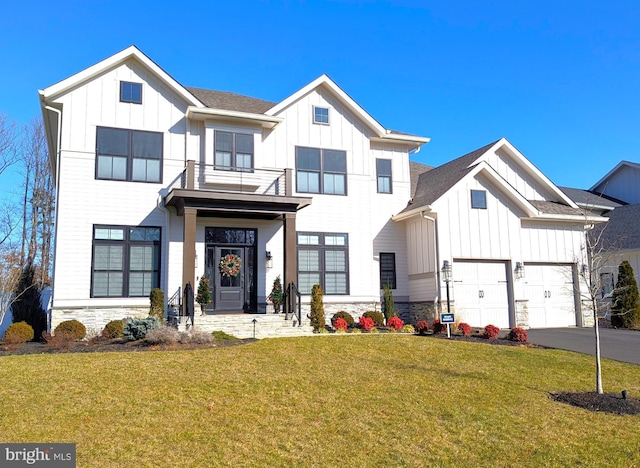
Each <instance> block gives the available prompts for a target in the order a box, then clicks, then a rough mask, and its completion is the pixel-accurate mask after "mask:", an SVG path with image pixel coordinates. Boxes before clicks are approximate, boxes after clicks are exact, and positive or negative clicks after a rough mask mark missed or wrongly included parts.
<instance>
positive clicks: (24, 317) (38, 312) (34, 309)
mask: <svg viewBox="0 0 640 468" xmlns="http://www.w3.org/2000/svg"><path fill="white" fill-rule="evenodd" d="M35 276H36V268H35V266H34V264H33V262H32V261H29V262H27V264H26V265H25V267H24V268H23V269H22V272H21V274H20V281H19V282H18V286H17V288H16V290H15V291H14V294H15V298H16V300H15V301H14V302H13V304H11V312H12V314H13V321H14V322H27V323H28V324H29V325H31V328H33V335H34V338H35V339H36V340H39V339H40V337H41V336H42V332H44V331H46V330H47V316H46V314H45V311H44V310H43V309H42V303H41V302H42V301H41V298H40V288H39V286H38V284H36V281H35ZM32 339H33V338H32Z"/></svg>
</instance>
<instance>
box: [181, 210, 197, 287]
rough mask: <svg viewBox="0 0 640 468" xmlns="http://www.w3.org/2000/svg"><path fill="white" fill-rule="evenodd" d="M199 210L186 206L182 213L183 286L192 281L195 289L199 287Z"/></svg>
mask: <svg viewBox="0 0 640 468" xmlns="http://www.w3.org/2000/svg"><path fill="white" fill-rule="evenodd" d="M197 214H198V210H197V209H195V208H185V209H184V213H183V215H182V220H183V229H184V230H183V243H182V287H183V288H185V287H186V286H187V283H191V286H192V287H193V290H194V291H196V290H197V289H198V285H197V284H195V279H196V278H195V276H196V217H197Z"/></svg>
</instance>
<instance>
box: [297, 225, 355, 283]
mask: <svg viewBox="0 0 640 468" xmlns="http://www.w3.org/2000/svg"><path fill="white" fill-rule="evenodd" d="M297 244H298V289H299V290H300V292H301V293H303V294H311V288H312V287H313V285H314V284H319V285H320V286H321V287H322V290H323V291H324V293H325V294H327V295H332V294H333V295H335V294H349V242H348V235H347V234H333V233H316V232H299V233H298V235H297Z"/></svg>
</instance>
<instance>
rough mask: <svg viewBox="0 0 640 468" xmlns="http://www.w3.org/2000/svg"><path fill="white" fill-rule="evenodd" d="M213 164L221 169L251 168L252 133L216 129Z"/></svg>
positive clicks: (237, 169) (239, 169)
mask: <svg viewBox="0 0 640 468" xmlns="http://www.w3.org/2000/svg"><path fill="white" fill-rule="evenodd" d="M214 140H215V143H214V165H215V168H216V169H219V170H223V171H251V170H253V135H251V134H247V133H233V132H223V131H219V130H216V131H215V137H214Z"/></svg>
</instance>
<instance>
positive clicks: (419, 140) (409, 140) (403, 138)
mask: <svg viewBox="0 0 640 468" xmlns="http://www.w3.org/2000/svg"><path fill="white" fill-rule="evenodd" d="M371 141H375V142H378V143H390V142H393V143H399V144H404V145H409V146H422V145H425V144H427V143H429V142H430V141H431V138H428V137H421V136H415V135H402V134H398V133H385V134H384V135H381V136H373V137H371Z"/></svg>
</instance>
